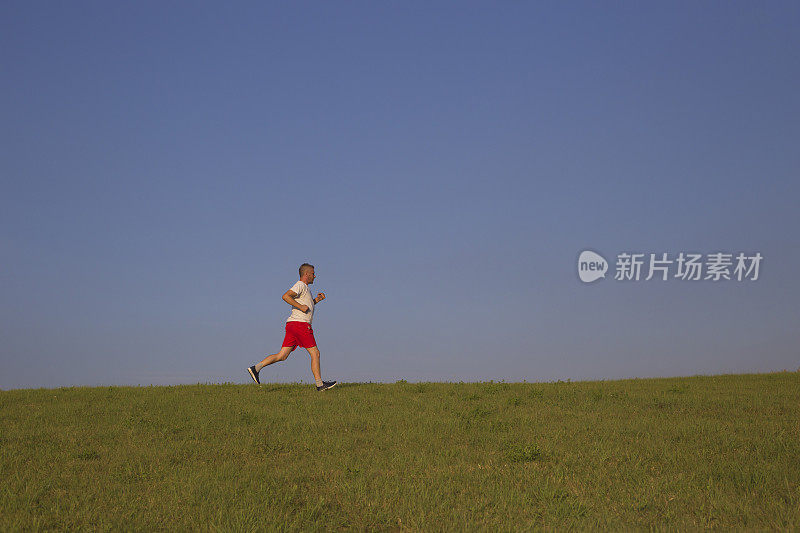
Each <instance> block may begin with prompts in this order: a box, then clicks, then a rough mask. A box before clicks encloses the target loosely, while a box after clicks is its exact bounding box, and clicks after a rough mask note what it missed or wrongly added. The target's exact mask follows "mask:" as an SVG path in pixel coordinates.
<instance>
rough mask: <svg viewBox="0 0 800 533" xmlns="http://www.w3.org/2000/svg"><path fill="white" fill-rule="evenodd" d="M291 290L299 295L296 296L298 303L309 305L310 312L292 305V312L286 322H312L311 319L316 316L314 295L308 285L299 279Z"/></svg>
mask: <svg viewBox="0 0 800 533" xmlns="http://www.w3.org/2000/svg"><path fill="white" fill-rule="evenodd" d="M289 290H290V291H292V292H294V293H295V294H296V295H297V296H296V297H295V300H297V303H299V304H302V305H307V306H308V313H304V312H302V311H301V310H299V309H298V308H296V307H292V314H290V315H289V318H288V319H287V320H286V322H308V323H309V324H311V320H312V319H313V318H314V297H313V296H311V291H310V290H309V289H308V285H306V284H305V283H303V282H302V281H298V282H297V283H295V284H294V285H292V288H291V289H289Z"/></svg>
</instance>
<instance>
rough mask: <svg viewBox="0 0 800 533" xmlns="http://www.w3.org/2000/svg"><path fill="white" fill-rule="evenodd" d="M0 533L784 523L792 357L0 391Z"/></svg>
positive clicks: (789, 506)
mask: <svg viewBox="0 0 800 533" xmlns="http://www.w3.org/2000/svg"><path fill="white" fill-rule="evenodd" d="M0 428H1V429H2V433H1V434H0V450H2V451H1V452H0V453H1V455H0V479H2V483H0V530H2V531H9V530H21V529H126V530H130V529H134V530H173V529H178V530H186V529H198V530H237V531H238V530H263V529H271V530H282V529H287V530H299V529H302V530H308V529H311V530H315V529H324V530H328V529H340V528H348V529H358V530H426V531H430V530H435V531H438V530H476V529H479V530H519V529H528V528H540V527H541V528H557V529H561V528H570V527H571V528H578V529H585V528H612V529H620V528H625V529H628V528H635V529H645V528H653V527H655V528H671V529H685V528H689V529H697V528H705V527H720V528H741V529H759V528H762V529H763V528H768V529H795V530H796V529H798V528H800V373H779V374H762V375H734V376H711V377H693V378H675V379H646V380H645V379H643V380H628V381H606V382H580V383H569V382H558V383H541V384H539V383H463V384H461V383H458V384H450V383H405V382H399V383H396V384H356V383H353V384H342V385H340V386H338V387H337V388H334V389H332V390H330V391H326V392H323V393H317V392H316V391H315V390H314V389H313V387H312V386H310V385H262V386H260V387H259V386H256V385H255V384H249V385H233V384H230V385H193V386H175V387H109V388H67V389H52V390H47V389H38V390H13V391H0Z"/></svg>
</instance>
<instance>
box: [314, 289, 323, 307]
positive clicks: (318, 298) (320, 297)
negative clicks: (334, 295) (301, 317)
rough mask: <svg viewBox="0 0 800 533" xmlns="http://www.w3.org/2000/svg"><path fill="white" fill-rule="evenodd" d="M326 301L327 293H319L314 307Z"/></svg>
mask: <svg viewBox="0 0 800 533" xmlns="http://www.w3.org/2000/svg"><path fill="white" fill-rule="evenodd" d="M324 299H325V293H324V292H318V293H317V297H316V298H314V305H317V304H318V303H320V302H321V301H322V300H324Z"/></svg>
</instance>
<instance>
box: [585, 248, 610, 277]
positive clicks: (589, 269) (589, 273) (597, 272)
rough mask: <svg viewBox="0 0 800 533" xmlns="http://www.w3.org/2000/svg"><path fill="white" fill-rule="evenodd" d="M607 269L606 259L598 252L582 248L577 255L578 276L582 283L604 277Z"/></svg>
mask: <svg viewBox="0 0 800 533" xmlns="http://www.w3.org/2000/svg"><path fill="white" fill-rule="evenodd" d="M607 270H608V261H606V260H605V258H604V257H603V256H602V255H600V254H596V253H594V252H592V251H590V250H584V251H583V252H581V255H580V257H578V277H580V278H581V281H582V282H584V283H591V282H593V281H595V280H598V279H600V278H604V277H606V271H607Z"/></svg>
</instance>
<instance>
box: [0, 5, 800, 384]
mask: <svg viewBox="0 0 800 533" xmlns="http://www.w3.org/2000/svg"><path fill="white" fill-rule="evenodd" d="M798 28H800V3H797V2H779V1H775V2H727V1H726V2H663V3H661V4H657V3H653V2H612V3H608V2H600V3H598V2H480V3H476V2H289V3H287V2H252V3H246V2H235V3H233V5H230V3H225V2H133V3H121V2H44V3H41V2H25V1H19V2H3V4H2V6H0V65H1V66H2V71H1V72H2V75H1V76H0V143H1V146H2V157H0V187H1V188H0V388H5V389H8V388H20V387H57V386H64V385H117V384H118V385H122V384H134V385H136V384H142V385H146V384H178V383H197V382H230V381H232V382H242V383H244V382H247V381H248V380H249V379H250V378H249V377H248V375H247V373H246V372H245V368H246V367H247V366H248V365H251V364H253V363H254V362H256V361H257V360H260V359H261V358H262V357H263V356H264V355H266V354H270V353H274V352H275V351H277V349H278V348H279V346H280V343H281V340H282V338H283V322H284V321H285V319H286V317H287V316H288V313H289V306H288V305H286V304H285V303H283V302H282V301H281V295H282V294H283V293H284V292H285V291H286V290H287V289H288V288H289V287H291V285H292V284H293V283H294V282H295V281H296V280H297V278H298V275H297V268H298V266H299V265H300V263H302V262H304V261H308V262H310V263H313V264H314V265H315V266H316V273H317V280H316V282H315V284H314V285H313V286H312V291H314V292H316V291H319V290H321V291H325V292H326V294H327V295H328V299H327V300H326V301H325V302H323V303H321V304H320V305H319V306H318V308H317V312H316V314H315V318H314V331H315V334H316V337H317V340H318V342H319V346H320V350H321V352H322V369H323V376H324V377H325V379H338V380H340V381H390V382H392V381H395V380H399V379H406V380H409V381H484V380H506V381H523V380H527V381H551V380H557V379H563V380H566V379H572V380H579V379H614V378H625V377H649V376H673V375H693V374H719V373H739V372H769V371H778V370H783V369H789V370H797V369H798V367H800V348H798V346H800V342H798V341H800V334H798V324H800V282H798V273H799V272H800V271H799V270H798V267H799V266H800V230H798V228H800V211H798V207H797V202H798V197H800V194H799V193H800V184H799V183H798V177H800V149H799V148H798V147H799V146H800V96H799V95H800V32H799V31H798ZM585 249H589V250H594V251H596V252H598V253H600V254H602V255H603V256H604V257H605V258H606V259H607V260H609V262H610V263H611V265H610V273H609V274H610V275H607V277H606V279H601V280H598V281H596V282H593V283H590V284H589V283H583V282H581V281H580V279H579V278H578V273H577V258H578V254H579V253H580V252H581V251H583V250H585ZM681 251H684V252H698V253H702V254H710V253H714V252H718V251H725V252H728V253H738V252H746V253H748V254H753V253H755V252H760V253H761V254H762V255H763V257H764V259H763V262H762V264H761V269H760V275H759V279H758V280H756V281H752V280H744V281H741V282H739V281H735V280H732V281H724V280H723V281H721V282H712V281H683V280H680V279H674V278H673V279H671V280H669V281H658V280H650V281H644V280H640V281H638V282H637V281H616V280H614V279H613V277H614V276H613V274H614V273H613V270H614V268H615V267H614V262H615V260H616V256H617V254H619V253H621V252H640V253H659V254H660V253H669V254H670V255H671V256H673V255H676V254H677V253H679V252H681ZM300 380H302V381H306V382H308V381H311V372H310V370H309V358H308V356H307V355H306V353H305V351H304V350H298V351H297V352H295V353H294V354H293V355H292V357H290V358H289V360H287V361H286V362H284V363H279V364H277V365H273V366H271V367H268V368H267V369H265V370H264V371H263V372H262V381H300Z"/></svg>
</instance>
